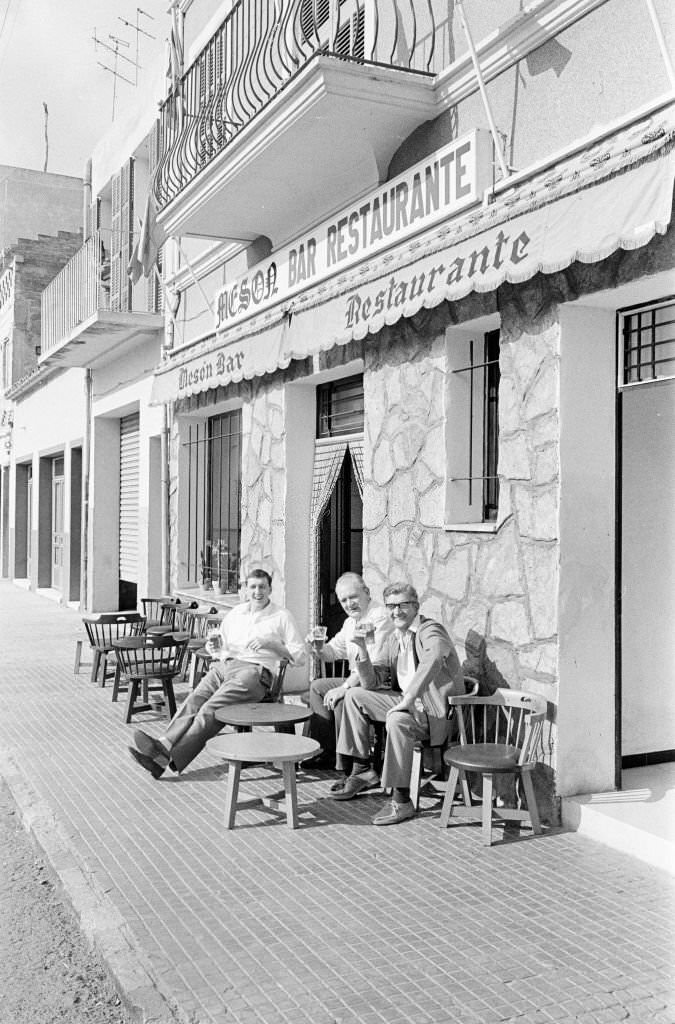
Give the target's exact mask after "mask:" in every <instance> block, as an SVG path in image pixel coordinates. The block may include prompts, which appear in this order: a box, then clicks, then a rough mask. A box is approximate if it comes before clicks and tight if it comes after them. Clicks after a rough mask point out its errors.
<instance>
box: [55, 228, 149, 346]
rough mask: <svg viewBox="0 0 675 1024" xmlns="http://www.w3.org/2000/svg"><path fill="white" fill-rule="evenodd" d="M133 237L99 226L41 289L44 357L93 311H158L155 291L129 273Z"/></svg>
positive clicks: (87, 318)
mask: <svg viewBox="0 0 675 1024" xmlns="http://www.w3.org/2000/svg"><path fill="white" fill-rule="evenodd" d="M133 245H134V238H133V235H132V234H130V233H128V232H122V231H110V230H104V229H101V230H99V231H96V232H95V233H94V234H93V235H92V236H91V238H88V239H87V241H86V242H85V243H84V245H83V246H82V248H81V249H80V250H79V251H78V252H76V253H75V255H74V256H73V258H72V259H71V260H69V262H68V263H67V264H66V265H65V267H64V268H63V270H61V271H60V273H59V274H57V276H56V277H55V278H54V280H53V281H51V282H50V284H49V285H47V287H46V288H45V290H44V291H43V293H42V330H41V346H42V355H43V356H44V355H45V354H46V353H48V352H50V351H51V350H52V349H54V348H55V347H56V346H57V345H59V344H60V343H61V342H62V341H63V340H64V339H65V338H67V337H69V335H70V334H71V333H72V332H73V330H74V329H75V328H76V327H77V326H78V325H79V324H82V323H84V322H85V321H87V320H89V319H90V318H91V317H93V316H94V315H95V314H96V313H100V312H110V313H141V312H142V313H148V312H157V311H158V306H157V289H155V288H154V286H153V287H151V288H150V289H148V288H147V287H146V286H144V285H143V284H142V283H139V284H138V285H137V286H135V287H134V286H132V284H131V281H130V279H129V277H128V275H127V265H128V263H129V259H130V258H131V253H132V250H133Z"/></svg>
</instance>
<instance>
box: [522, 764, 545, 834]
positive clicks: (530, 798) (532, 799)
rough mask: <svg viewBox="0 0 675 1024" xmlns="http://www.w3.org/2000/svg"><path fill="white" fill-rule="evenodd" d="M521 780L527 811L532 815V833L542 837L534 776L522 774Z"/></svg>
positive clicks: (526, 773) (527, 773)
mask: <svg viewBox="0 0 675 1024" xmlns="http://www.w3.org/2000/svg"><path fill="white" fill-rule="evenodd" d="M521 778H522V780H523V789H524V790H525V798H526V800H527V809H528V811H529V814H530V821H531V822H532V831H533V832H534V834H535V836H540V835H541V831H542V830H541V821H540V820H539V808H538V807H537V798H536V796H535V793H534V785H533V784H532V776H531V775H530V773H529V772H522V774H521Z"/></svg>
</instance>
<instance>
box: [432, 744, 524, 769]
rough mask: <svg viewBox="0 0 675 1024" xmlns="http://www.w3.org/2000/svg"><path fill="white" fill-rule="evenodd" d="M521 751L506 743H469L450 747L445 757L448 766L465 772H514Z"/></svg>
mask: <svg viewBox="0 0 675 1024" xmlns="http://www.w3.org/2000/svg"><path fill="white" fill-rule="evenodd" d="M519 756H520V750H519V748H518V747H512V746H510V745H508V744H504V743H469V744H466V745H465V746H463V747H450V748H449V749H448V750H446V752H445V754H444V755H443V760H444V761H445V763H446V764H449V765H454V766H455V767H456V768H462V769H463V770H464V771H465V772H471V771H474V772H486V771H489V772H512V771H514V770H515V769H516V768H517V766H518V758H519Z"/></svg>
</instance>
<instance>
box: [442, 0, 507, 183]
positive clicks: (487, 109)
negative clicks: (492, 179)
mask: <svg viewBox="0 0 675 1024" xmlns="http://www.w3.org/2000/svg"><path fill="white" fill-rule="evenodd" d="M454 5H455V7H456V8H457V10H458V12H459V17H460V21H461V22H462V28H463V29H464V35H465V36H466V42H467V46H468V47H469V53H470V54H471V60H472V61H473V67H474V71H475V72H476V79H477V81H478V88H479V89H480V95H481V99H482V100H483V106H484V107H485V116H486V117H487V122H488V125H489V126H490V132H491V134H492V141H493V143H494V147H495V153H496V155H497V160H498V162H499V168H500V170H501V172H502V175H503V177H504V178H508V176H509V170H508V167H507V166H506V161H505V160H504V154H503V153H502V146H501V140H500V138H499V133H498V132H497V127H496V125H495V122H494V118H493V116H492V110H491V108H490V101H489V99H488V95H487V92H486V90H485V82H484V81H483V72H482V71H481V69H480V63H479V61H478V54H477V53H476V47H475V46H474V44H473V39H472V37H471V32H470V31H469V25H468V22H467V20H466V15H465V14H464V7H463V6H462V0H454ZM450 7H451V8H452V4H451V5H450ZM451 14H452V11H451V10H450V12H449V17H448V21H450V17H451Z"/></svg>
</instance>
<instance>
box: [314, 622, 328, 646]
mask: <svg viewBox="0 0 675 1024" xmlns="http://www.w3.org/2000/svg"><path fill="white" fill-rule="evenodd" d="M327 636H328V627H327V626H312V644H313V645H314V647H316V649H317V650H321V648H322V647H323V645H324V644H325V642H326V637H327Z"/></svg>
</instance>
